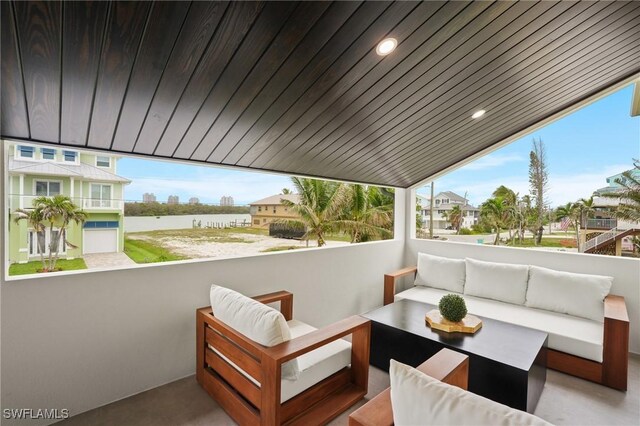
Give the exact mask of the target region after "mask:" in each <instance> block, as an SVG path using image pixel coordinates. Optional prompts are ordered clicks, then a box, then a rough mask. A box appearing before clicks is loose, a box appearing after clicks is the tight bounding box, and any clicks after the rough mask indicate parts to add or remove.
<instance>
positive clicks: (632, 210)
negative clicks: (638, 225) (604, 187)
mask: <svg viewBox="0 0 640 426" xmlns="http://www.w3.org/2000/svg"><path fill="white" fill-rule="evenodd" d="M633 167H634V169H635V170H634V169H631V170H627V171H626V172H624V173H622V178H618V179H616V180H615V182H616V183H617V184H618V185H620V186H621V188H620V190H618V191H616V192H612V193H606V194H602V196H603V197H608V198H617V199H619V200H620V204H618V207H617V208H616V216H617V217H618V218H620V219H622V220H628V221H630V222H640V180H639V179H640V178H639V177H638V176H640V173H639V172H640V161H638V160H633ZM634 172H635V173H634Z"/></svg>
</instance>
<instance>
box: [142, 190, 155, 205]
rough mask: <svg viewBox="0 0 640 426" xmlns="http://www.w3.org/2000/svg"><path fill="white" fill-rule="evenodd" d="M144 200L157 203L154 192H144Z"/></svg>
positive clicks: (144, 201)
mask: <svg viewBox="0 0 640 426" xmlns="http://www.w3.org/2000/svg"><path fill="white" fill-rule="evenodd" d="M142 202H143V203H155V202H156V196H155V194H154V193H153V192H145V193H144V194H142Z"/></svg>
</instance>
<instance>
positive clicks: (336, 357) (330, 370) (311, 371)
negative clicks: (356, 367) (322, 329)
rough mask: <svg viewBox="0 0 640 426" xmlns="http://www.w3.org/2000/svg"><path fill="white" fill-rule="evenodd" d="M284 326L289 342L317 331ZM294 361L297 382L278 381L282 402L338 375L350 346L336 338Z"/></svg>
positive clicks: (294, 322)
mask: <svg viewBox="0 0 640 426" xmlns="http://www.w3.org/2000/svg"><path fill="white" fill-rule="evenodd" d="M287 324H288V326H289V328H290V330H291V338H292V339H295V338H296V337H299V336H302V335H304V334H307V333H311V332H312V331H315V330H317V329H316V328H315V327H312V326H310V325H308V324H305V323H303V322H302V321H297V320H291V321H288V322H287ZM209 349H211V350H213V351H214V352H215V353H217V354H218V355H220V357H221V358H223V359H224V360H225V361H227V362H228V363H229V364H231V365H232V366H233V367H234V368H235V369H236V370H238V371H239V372H240V373H242V374H243V375H244V376H245V377H246V378H247V379H249V380H251V381H252V382H253V383H255V384H256V385H257V386H260V383H259V382H258V381H257V380H255V379H254V378H253V377H251V376H250V375H249V374H247V373H246V372H245V371H244V370H243V369H241V368H240V367H238V366H237V365H236V364H234V363H233V361H231V360H230V359H229V358H227V357H225V356H224V355H223V354H221V353H220V352H219V351H217V350H215V349H214V348H212V347H211V346H209ZM296 360H297V362H298V366H299V367H300V374H299V376H298V379H297V380H285V379H283V380H281V382H280V402H281V403H282V402H285V401H288V400H289V399H291V398H293V397H294V396H296V395H298V394H300V393H302V392H303V391H305V390H307V389H309V388H310V387H311V386H313V385H315V384H316V383H318V382H320V381H322V380H324V379H326V378H327V377H329V376H331V375H332V374H334V373H337V372H338V371H340V370H342V369H343V368H345V367H348V366H349V364H351V343H349V342H347V341H346V340H343V339H338V340H336V341H333V342H331V343H328V344H326V345H324V346H321V347H319V348H318V349H315V350H313V351H311V352H309V353H306V354H304V355H300V356H299V357H298V358H296Z"/></svg>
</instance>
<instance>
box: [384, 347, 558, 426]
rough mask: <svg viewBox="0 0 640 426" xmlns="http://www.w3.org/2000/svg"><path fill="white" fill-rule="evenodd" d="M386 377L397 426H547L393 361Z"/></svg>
mask: <svg viewBox="0 0 640 426" xmlns="http://www.w3.org/2000/svg"><path fill="white" fill-rule="evenodd" d="M389 377H390V379H391V406H392V409H393V422H394V424H395V425H396V426H415V425H440V426H447V425H452V426H453V425H455V426H464V425H470V426H482V425H487V426H501V425H504V426H506V425H529V426H542V425H549V423H547V422H545V421H544V420H542V419H541V418H539V417H536V416H534V415H532V414H529V413H525V412H523V411H519V410H516V409H513V408H511V407H507V406H506V405H503V404H500V403H497V402H495V401H491V400H490V399H487V398H484V397H482V396H479V395H476V394H474V393H471V392H468V391H465V390H463V389H460V388H458V387H455V386H451V385H449V384H447V383H442V382H440V381H439V380H436V379H434V378H433V377H429V376H428V375H426V374H424V373H422V372H421V371H419V370H416V369H415V368H412V367H410V366H408V365H404V364H402V363H399V362H397V361H395V360H393V359H392V360H391V367H390V369H389Z"/></svg>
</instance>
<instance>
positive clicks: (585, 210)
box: [576, 196, 596, 231]
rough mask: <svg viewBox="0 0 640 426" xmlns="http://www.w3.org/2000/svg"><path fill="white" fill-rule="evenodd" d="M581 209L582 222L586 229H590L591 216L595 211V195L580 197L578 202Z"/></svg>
mask: <svg viewBox="0 0 640 426" xmlns="http://www.w3.org/2000/svg"><path fill="white" fill-rule="evenodd" d="M576 204H578V207H579V210H580V224H583V223H584V229H585V231H586V230H587V229H588V223H589V218H590V217H591V216H593V214H594V213H595V211H596V210H595V206H594V204H593V196H591V197H589V198H580V199H579V200H578V202H577V203H576Z"/></svg>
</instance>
